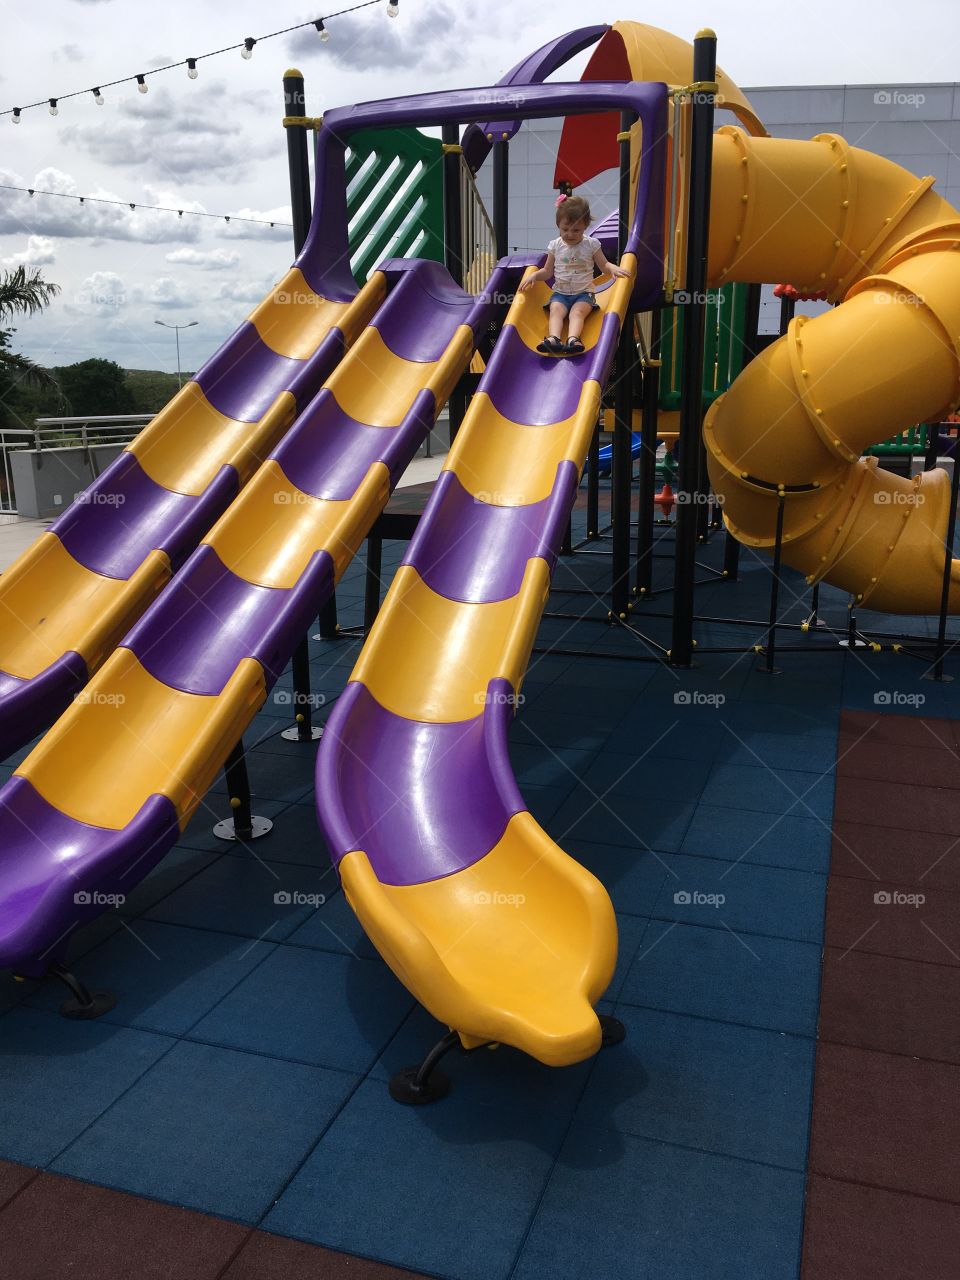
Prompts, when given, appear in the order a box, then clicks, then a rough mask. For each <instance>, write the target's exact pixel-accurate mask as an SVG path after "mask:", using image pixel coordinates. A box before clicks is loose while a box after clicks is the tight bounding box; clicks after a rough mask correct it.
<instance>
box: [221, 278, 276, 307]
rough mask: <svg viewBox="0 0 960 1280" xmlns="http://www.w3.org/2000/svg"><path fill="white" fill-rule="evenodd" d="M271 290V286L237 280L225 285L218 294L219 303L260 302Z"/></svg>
mask: <svg viewBox="0 0 960 1280" xmlns="http://www.w3.org/2000/svg"><path fill="white" fill-rule="evenodd" d="M269 289H270V285H269V284H263V283H262V282H261V283H260V284H258V283H257V282H256V281H253V280H235V281H230V282H229V283H224V284H222V285H221V286H220V288H219V289H218V290H217V293H216V299H217V301H218V302H260V300H261V299H262V298H265V297H266V295H267V293H268V291H269Z"/></svg>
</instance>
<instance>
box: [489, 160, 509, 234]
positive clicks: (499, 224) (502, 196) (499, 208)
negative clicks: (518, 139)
mask: <svg viewBox="0 0 960 1280" xmlns="http://www.w3.org/2000/svg"><path fill="white" fill-rule="evenodd" d="M509 200H510V143H509V142H506V141H503V142H495V143H494V144H493V240H494V244H495V246H496V254H497V258H503V257H505V256H506V255H507V253H508V249H507V245H508V242H509V239H510V217H509V209H510V205H509Z"/></svg>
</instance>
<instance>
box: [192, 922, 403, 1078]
mask: <svg viewBox="0 0 960 1280" xmlns="http://www.w3.org/2000/svg"><path fill="white" fill-rule="evenodd" d="M412 1007H413V997H412V996H411V995H409V994H408V992H407V991H406V990H405V989H404V988H403V987H402V986H401V985H400V983H399V982H398V981H397V979H396V978H395V977H394V976H393V974H392V973H391V972H390V971H389V969H387V968H386V966H384V965H381V964H373V963H372V962H371V961H369V960H356V959H354V958H353V957H352V956H342V955H336V954H334V953H332V952H329V951H314V950H309V949H308V948H306V947H284V946H280V947H278V948H277V949H276V950H275V951H274V952H273V954H272V955H271V956H269V957H268V959H266V960H265V961H264V962H263V964H262V965H260V966H259V967H258V968H257V969H256V970H255V971H254V972H253V973H251V974H250V976H249V977H248V978H247V979H246V980H245V981H243V982H241V983H240V984H239V985H238V986H236V987H235V988H234V989H233V990H232V991H231V992H230V994H229V995H228V996H226V997H225V998H224V999H223V1000H221V1001H220V1003H219V1004H218V1005H217V1007H216V1008H215V1009H213V1010H212V1011H211V1012H210V1013H208V1014H207V1016H206V1017H205V1018H204V1019H203V1020H202V1021H201V1022H200V1023H199V1024H198V1025H197V1026H196V1027H194V1029H193V1031H192V1032H191V1036H192V1038H194V1039H197V1040H204V1041H210V1042H212V1043H214V1044H223V1045H228V1046H230V1047H231V1048H233V1049H248V1050H251V1051H253V1052H256V1053H264V1054H269V1055H270V1056H272V1057H275V1058H292V1059H295V1060H296V1061H298V1062H309V1063H312V1064H314V1065H315V1066H320V1067H333V1068H336V1069H338V1070H340V1071H350V1072H354V1073H355V1074H357V1075H363V1074H364V1073H365V1072H366V1071H368V1070H369V1069H370V1067H371V1066H372V1065H373V1063H374V1062H375V1061H376V1059H377V1057H378V1056H379V1055H380V1053H381V1051H382V1050H383V1048H384V1046H385V1045H386V1043H387V1042H388V1040H389V1039H390V1037H391V1036H392V1035H393V1034H394V1032H395V1031H396V1030H397V1028H398V1027H399V1026H400V1023H401V1022H402V1021H403V1019H404V1018H405V1017H406V1016H407V1014H408V1013H409V1012H410V1010H411V1009H412Z"/></svg>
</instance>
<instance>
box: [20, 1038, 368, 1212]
mask: <svg viewBox="0 0 960 1280" xmlns="http://www.w3.org/2000/svg"><path fill="white" fill-rule="evenodd" d="M8 1016H13V1015H8ZM37 1016H45V1015H37ZM49 1021H51V1022H52V1021H53V1019H52V1018H51V1019H49ZM126 1034H128V1035H135V1034H138V1033H135V1032H127V1033H126ZM169 1046H170V1042H169V1041H166V1042H164V1048H165V1049H167V1048H169ZM356 1083H357V1078H356V1077H354V1076H352V1075H348V1074H346V1073H345V1072H342V1071H328V1070H325V1069H323V1068H321V1067H314V1066H305V1065H303V1064H302V1063H296V1062H281V1061H278V1060H277V1059H275V1058H265V1057H260V1056H258V1055H257V1054H252V1053H237V1052H235V1051H234V1050H232V1049H225V1048H220V1047H216V1046H213V1045H206V1044H192V1043H190V1042H188V1041H185V1040H180V1041H178V1042H176V1043H175V1044H174V1045H173V1047H172V1048H169V1052H167V1053H166V1055H165V1056H164V1057H163V1058H162V1059H161V1061H160V1062H158V1063H157V1064H156V1066H155V1067H154V1068H153V1070H152V1071H149V1072H147V1073H146V1074H145V1075H144V1076H143V1078H142V1079H140V1080H138V1081H137V1082H136V1083H135V1084H133V1085H132V1087H131V1088H129V1089H128V1090H127V1092H125V1093H124V1094H123V1096H122V1097H120V1098H118V1099H117V1100H116V1101H115V1102H114V1103H113V1105H112V1106H110V1107H109V1108H108V1109H107V1110H106V1111H104V1113H103V1114H102V1115H101V1116H100V1117H99V1119H97V1120H95V1121H94V1123H93V1124H91V1125H90V1127H89V1128H87V1129H86V1130H85V1131H84V1132H83V1133H81V1134H80V1135H79V1136H78V1137H77V1138H76V1139H75V1141H73V1142H72V1143H71V1144H70V1146H69V1147H67V1149H66V1150H65V1151H64V1152H63V1153H62V1154H61V1155H60V1156H59V1157H58V1158H57V1159H56V1160H55V1161H54V1162H53V1164H52V1166H51V1168H52V1169H53V1170H54V1172H57V1173H66V1174H69V1175H70V1176H71V1177H74V1178H82V1179H84V1180H86V1181H89V1182H99V1183H103V1184H106V1185H109V1186H112V1187H115V1188H117V1189H119V1190H122V1191H132V1192H134V1193H135V1194H137V1195H143V1196H149V1197H151V1198H152V1199H155V1200H165V1201H167V1202H169V1203H174V1204H181V1205H184V1206H186V1207H187V1208H192V1209H202V1210H204V1211H206V1212H208V1213H215V1214H219V1215H220V1216H221V1217H224V1218H233V1219H235V1220H238V1221H241V1222H256V1221H259V1219H260V1218H261V1217H262V1215H263V1214H264V1213H265V1212H266V1211H267V1209H268V1208H269V1206H270V1205H271V1204H272V1203H273V1201H274V1200H275V1199H276V1198H277V1196H278V1195H279V1194H280V1192H281V1191H282V1189H283V1187H284V1186H285V1185H286V1183H287V1182H288V1181H289V1179H290V1178H291V1176H292V1175H293V1173H294V1171H295V1170H296V1169H297V1167H298V1166H299V1164H300V1163H301V1161H302V1160H303V1159H304V1158H305V1156H306V1155H307V1154H308V1152H309V1151H310V1150H311V1148H312V1147H313V1146H314V1144H315V1143H316V1141H317V1138H318V1137H319V1136H320V1134H321V1132H322V1131H323V1130H324V1128H325V1127H326V1126H327V1125H328V1124H329V1122H330V1120H331V1119H332V1118H333V1116H334V1115H335V1114H336V1112H337V1111H338V1109H339V1108H340V1107H341V1106H342V1104H343V1102H344V1101H345V1099H346V1098H347V1097H348V1095H349V1094H350V1093H352V1092H353V1090H354V1088H355V1087H356Z"/></svg>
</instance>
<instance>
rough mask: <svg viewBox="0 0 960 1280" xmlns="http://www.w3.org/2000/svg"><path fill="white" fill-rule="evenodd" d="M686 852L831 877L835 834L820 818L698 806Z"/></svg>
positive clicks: (686, 842) (688, 830)
mask: <svg viewBox="0 0 960 1280" xmlns="http://www.w3.org/2000/svg"><path fill="white" fill-rule="evenodd" d="M681 852H682V853H693V854H697V855H699V856H701V857H705V858H721V859H723V860H725V861H728V862H735V861H736V860H737V859H738V858H742V859H743V861H744V862H757V863H761V864H766V865H767V866H771V867H791V868H794V869H796V870H797V871H820V872H823V873H826V872H827V870H828V869H829V867H830V828H829V826H828V825H827V824H826V823H824V822H821V821H820V820H819V819H818V818H808V817H800V818H798V817H794V816H793V815H792V814H790V815H789V816H787V817H780V818H777V817H775V816H774V815H772V814H769V813H758V812H750V811H745V810H741V809H727V808H723V807H721V806H718V805H708V804H698V805H697V807H696V810H695V811H694V814H693V820H692V821H691V823H690V826H689V827H688V829H687V834H686V835H685V836H684V838H683V844H682V845H681Z"/></svg>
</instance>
